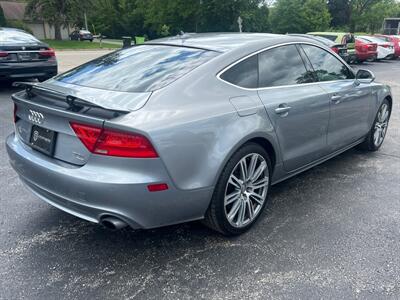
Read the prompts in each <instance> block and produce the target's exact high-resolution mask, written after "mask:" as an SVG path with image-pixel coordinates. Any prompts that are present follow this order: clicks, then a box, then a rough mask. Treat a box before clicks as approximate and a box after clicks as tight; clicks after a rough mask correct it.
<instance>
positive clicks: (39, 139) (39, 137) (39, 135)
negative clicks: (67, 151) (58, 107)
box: [29, 125, 57, 156]
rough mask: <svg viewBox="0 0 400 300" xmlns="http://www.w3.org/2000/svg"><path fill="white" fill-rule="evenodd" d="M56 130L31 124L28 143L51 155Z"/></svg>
mask: <svg viewBox="0 0 400 300" xmlns="http://www.w3.org/2000/svg"><path fill="white" fill-rule="evenodd" d="M56 136H57V134H56V132H54V131H53V130H49V129H46V128H43V127H40V126H37V125H33V126H32V130H31V137H30V139H29V144H30V145H31V147H32V148H33V149H35V150H38V151H40V152H42V153H44V154H46V155H49V156H52V155H53V153H54V146H55V142H56Z"/></svg>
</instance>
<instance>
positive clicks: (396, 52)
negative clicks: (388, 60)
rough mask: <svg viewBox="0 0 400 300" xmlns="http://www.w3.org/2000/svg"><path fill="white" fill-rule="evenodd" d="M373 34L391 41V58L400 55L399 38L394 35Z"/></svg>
mask: <svg viewBox="0 0 400 300" xmlns="http://www.w3.org/2000/svg"><path fill="white" fill-rule="evenodd" d="M375 36H377V37H380V38H383V39H385V40H386V41H387V42H392V43H393V45H394V56H393V59H396V58H398V57H400V38H399V37H398V36H394V35H384V34H375Z"/></svg>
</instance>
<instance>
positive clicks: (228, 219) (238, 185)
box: [204, 143, 271, 235]
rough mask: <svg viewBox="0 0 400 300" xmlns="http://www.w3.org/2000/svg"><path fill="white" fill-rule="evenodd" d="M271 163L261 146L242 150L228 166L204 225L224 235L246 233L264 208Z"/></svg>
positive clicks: (216, 188)
mask: <svg viewBox="0 0 400 300" xmlns="http://www.w3.org/2000/svg"><path fill="white" fill-rule="evenodd" d="M270 170H271V162H270V159H269V156H268V153H267V152H266V151H265V150H264V149H263V148H262V147H261V146H259V145H258V144H253V143H251V144H247V145H245V146H243V147H242V148H241V149H239V150H238V151H237V152H236V153H235V154H234V155H233V156H232V157H231V159H230V160H229V161H228V163H227V164H226V166H225V168H224V170H223V172H222V174H221V176H220V178H219V180H218V183H217V185H216V187H215V191H214V194H213V197H212V200H211V203H210V206H209V208H208V210H207V213H206V217H205V220H204V223H205V224H206V225H207V226H208V227H210V228H212V229H214V230H216V231H219V232H221V233H222V234H224V235H238V234H241V233H243V232H245V231H247V230H248V229H249V228H250V227H251V226H252V225H253V224H254V223H255V222H256V221H257V219H258V218H259V216H260V215H261V212H262V211H263V209H264V207H265V203H266V200H267V195H268V191H269V187H270Z"/></svg>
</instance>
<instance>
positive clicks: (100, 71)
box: [56, 45, 218, 92]
mask: <svg viewBox="0 0 400 300" xmlns="http://www.w3.org/2000/svg"><path fill="white" fill-rule="evenodd" d="M217 55H218V53H217V52H214V51H208V50H203V49H195V48H187V47H175V46H166V45H140V46H135V47H132V48H128V49H123V50H120V51H117V52H113V53H111V54H108V55H106V56H103V57H101V58H98V59H95V60H93V61H91V62H88V63H86V64H84V65H82V66H80V67H78V68H76V69H73V70H71V71H69V72H67V73H64V74H62V75H60V76H58V77H56V80H59V81H62V82H66V83H71V84H76V85H82V86H87V87H93V88H100V89H105V90H114V91H121V92H150V91H154V90H157V89H160V88H162V87H164V86H166V85H168V84H170V83H171V82H173V81H175V80H176V79H178V78H180V77H182V76H183V75H185V74H187V73H189V72H190V71H191V70H193V69H194V68H196V67H198V66H200V65H201V64H203V63H205V62H207V61H209V60H210V59H212V58H213V57H215V56H217Z"/></svg>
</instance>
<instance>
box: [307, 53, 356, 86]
mask: <svg viewBox="0 0 400 300" xmlns="http://www.w3.org/2000/svg"><path fill="white" fill-rule="evenodd" d="M302 47H303V49H304V52H305V53H306V54H307V56H308V58H309V59H310V61H311V64H312V65H313V68H314V71H315V73H316V75H317V78H318V80H319V81H333V80H345V79H354V74H353V72H351V71H350V70H349V69H348V68H347V67H346V66H345V65H344V64H343V63H342V62H341V61H340V60H338V59H337V58H336V57H335V56H333V55H332V54H331V53H329V52H328V51H325V50H323V49H321V48H319V47H316V46H311V45H302Z"/></svg>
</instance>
